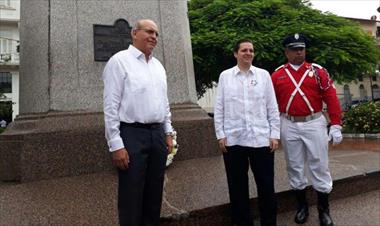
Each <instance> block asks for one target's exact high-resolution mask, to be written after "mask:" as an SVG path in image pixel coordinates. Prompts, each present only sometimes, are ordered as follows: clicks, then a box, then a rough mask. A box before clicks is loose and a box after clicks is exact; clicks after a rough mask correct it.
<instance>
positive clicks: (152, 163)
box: [118, 123, 168, 226]
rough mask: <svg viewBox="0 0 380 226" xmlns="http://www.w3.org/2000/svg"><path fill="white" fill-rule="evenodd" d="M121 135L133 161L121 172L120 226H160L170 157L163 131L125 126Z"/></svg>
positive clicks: (158, 128)
mask: <svg viewBox="0 0 380 226" xmlns="http://www.w3.org/2000/svg"><path fill="white" fill-rule="evenodd" d="M120 135H121V137H122V139H123V142H124V145H125V147H126V149H127V151H128V154H129V160H130V162H129V167H128V169H127V170H120V169H119V170H118V175H119V190H118V210H119V222H120V225H121V226H148V225H152V226H153V225H158V224H159V221H160V212H161V202H162V190H163V183H164V174H165V166H166V159H167V154H168V151H167V147H166V143H165V134H164V131H163V128H162V126H157V127H153V128H136V127H130V126H127V125H126V124H123V123H122V124H121V126H120Z"/></svg>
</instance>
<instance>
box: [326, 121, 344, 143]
mask: <svg viewBox="0 0 380 226" xmlns="http://www.w3.org/2000/svg"><path fill="white" fill-rule="evenodd" d="M341 130H342V127H341V126H340V125H332V126H331V127H330V131H329V141H330V140H332V144H333V145H337V144H340V142H342V140H343V136H342V132H341Z"/></svg>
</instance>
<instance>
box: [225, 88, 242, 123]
mask: <svg viewBox="0 0 380 226" xmlns="http://www.w3.org/2000/svg"><path fill="white" fill-rule="evenodd" d="M225 103H226V106H225V107H226V118H227V119H228V120H237V119H240V118H242V117H243V116H244V115H242V114H243V112H241V110H240V109H241V108H242V103H240V100H239V97H238V96H237V95H231V94H230V95H228V96H227V97H226V102H225Z"/></svg>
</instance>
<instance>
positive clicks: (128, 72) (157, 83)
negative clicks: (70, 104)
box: [103, 45, 173, 152]
mask: <svg viewBox="0 0 380 226" xmlns="http://www.w3.org/2000/svg"><path fill="white" fill-rule="evenodd" d="M103 82H104V94H103V101H104V121H105V135H106V139H107V142H108V146H109V150H110V151H111V152H112V151H116V150H118V149H121V148H124V144H123V141H122V139H121V137H120V130H119V127H120V122H126V123H133V122H139V123H163V125H164V130H165V132H166V133H168V132H172V131H173V128H172V126H171V113H170V107H169V101H168V97H167V83H166V72H165V69H164V67H163V66H162V64H161V63H160V62H159V61H158V60H157V59H156V58H154V57H152V56H151V57H150V58H149V61H148V62H147V61H146V59H145V55H144V54H143V53H142V52H141V51H140V50H138V49H137V48H135V47H134V46H133V45H130V46H129V48H128V49H127V50H123V51H120V52H118V53H116V54H115V55H114V56H112V57H111V58H110V60H109V61H108V62H107V64H106V66H105V68H104V71H103Z"/></svg>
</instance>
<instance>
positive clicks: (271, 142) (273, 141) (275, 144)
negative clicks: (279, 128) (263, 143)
mask: <svg viewBox="0 0 380 226" xmlns="http://www.w3.org/2000/svg"><path fill="white" fill-rule="evenodd" d="M269 147H270V150H271V151H270V152H274V151H275V150H277V149H278V139H272V138H270V139H269Z"/></svg>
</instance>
